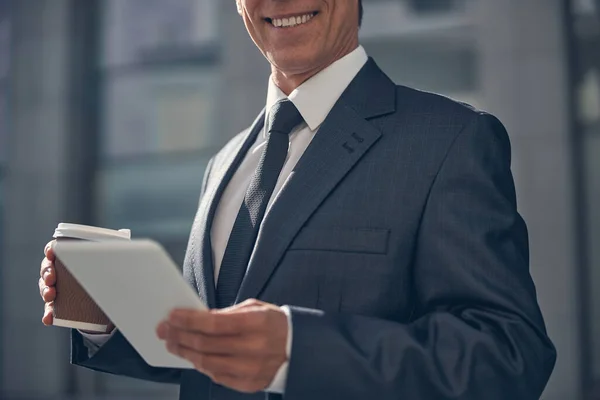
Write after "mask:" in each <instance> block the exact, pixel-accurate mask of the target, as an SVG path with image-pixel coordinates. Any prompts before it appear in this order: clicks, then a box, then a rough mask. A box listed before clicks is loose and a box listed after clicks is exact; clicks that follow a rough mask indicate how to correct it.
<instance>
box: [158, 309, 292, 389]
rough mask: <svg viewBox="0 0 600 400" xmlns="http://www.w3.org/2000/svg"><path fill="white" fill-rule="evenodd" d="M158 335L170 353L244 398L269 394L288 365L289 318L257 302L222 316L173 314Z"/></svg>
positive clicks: (217, 313) (215, 312) (213, 313)
mask: <svg viewBox="0 0 600 400" xmlns="http://www.w3.org/2000/svg"><path fill="white" fill-rule="evenodd" d="M157 334H158V337H159V338H160V339H162V340H164V341H165V342H166V346H167V349H168V350H169V352H171V353H173V354H175V355H177V356H179V357H182V358H185V359H187V360H189V361H190V362H191V363H192V364H193V365H194V367H195V368H196V369H197V370H198V371H200V372H202V373H203V374H205V375H207V376H208V377H210V378H211V379H212V380H213V381H214V382H215V383H218V384H220V385H223V386H227V387H229V388H231V389H234V390H237V391H240V392H246V393H255V392H259V391H261V390H265V389H266V388H267V387H268V386H269V385H270V384H271V382H272V381H273V378H274V377H275V374H276V373H277V371H278V370H279V367H280V366H281V365H282V364H283V363H284V362H285V361H286V360H287V355H286V341H287V335H288V322H287V316H286V315H285V313H284V312H283V311H282V310H281V309H280V308H279V307H277V306H275V305H272V304H268V303H263V302H261V301H258V300H248V301H245V302H243V303H240V304H238V305H235V306H233V307H230V308H226V309H222V310H210V311H197V310H183V309H180V310H174V311H173V312H172V313H171V314H170V316H169V319H168V320H166V321H163V322H162V323H161V324H160V325H159V326H158V328H157Z"/></svg>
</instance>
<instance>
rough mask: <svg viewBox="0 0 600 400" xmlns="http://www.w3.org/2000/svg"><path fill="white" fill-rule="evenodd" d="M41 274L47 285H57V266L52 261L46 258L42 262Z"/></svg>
mask: <svg viewBox="0 0 600 400" xmlns="http://www.w3.org/2000/svg"><path fill="white" fill-rule="evenodd" d="M41 276H42V279H43V280H44V283H45V284H46V285H47V286H54V285H56V268H54V263H53V262H52V261H50V260H48V259H45V261H43V262H42V270H41Z"/></svg>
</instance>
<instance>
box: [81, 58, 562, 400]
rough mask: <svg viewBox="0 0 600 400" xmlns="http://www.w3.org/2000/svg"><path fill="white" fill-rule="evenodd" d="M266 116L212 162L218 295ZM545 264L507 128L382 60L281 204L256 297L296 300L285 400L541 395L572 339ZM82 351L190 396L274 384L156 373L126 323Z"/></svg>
mask: <svg viewBox="0 0 600 400" xmlns="http://www.w3.org/2000/svg"><path fill="white" fill-rule="evenodd" d="M263 120H264V114H261V116H260V117H259V118H258V119H257V120H256V121H255V122H254V124H253V125H252V127H251V128H249V129H248V130H246V131H245V132H242V133H241V134H239V135H238V136H236V137H235V138H234V139H232V140H231V141H230V142H229V143H228V144H227V145H226V146H225V147H224V148H223V149H222V150H221V151H220V152H219V153H218V154H217V155H216V156H215V157H214V158H213V159H212V161H211V163H210V166H209V168H208V170H207V172H206V175H205V179H204V184H203V195H202V197H201V200H200V205H199V209H198V212H197V215H196V218H195V222H194V225H193V228H192V232H191V235H190V241H189V247H188V251H187V255H186V261H185V265H184V275H185V277H186V279H187V280H188V281H189V283H190V285H192V286H193V287H194V288H195V289H196V290H197V291H198V293H199V295H200V297H201V298H202V299H203V300H205V301H206V302H207V303H208V304H209V305H210V306H214V305H215V288H214V284H213V282H214V279H213V266H212V251H211V243H210V235H209V232H210V227H211V222H212V218H213V216H214V213H215V209H216V206H217V204H218V201H219V198H220V196H221V194H222V193H223V190H224V189H225V187H226V185H227V183H228V181H229V180H230V178H231V176H232V174H233V172H234V171H235V170H236V167H237V165H238V164H239V162H240V161H241V160H242V158H243V156H244V154H245V153H246V151H247V150H248V149H249V148H250V146H251V144H252V143H253V142H254V139H255V137H256V135H257V134H258V132H259V131H260V130H261V128H262V126H263ZM528 263H529V260H528V239H527V230H526V226H525V223H524V222H523V220H522V219H521V217H520V216H519V214H518V213H517V208H516V201H515V190H514V184H513V179H512V176H511V172H510V144H509V140H508V136H507V134H506V131H505V129H504V127H503V126H502V124H501V123H500V122H499V121H498V120H497V119H496V118H495V117H493V116H491V115H489V114H486V113H483V112H480V111H477V110H474V109H473V108H471V107H469V106H466V105H464V104H460V103H457V102H454V101H452V100H449V99H447V98H444V97H442V96H438V95H434V94H430V93H424V92H420V91H416V90H413V89H409V88H406V87H402V86H396V85H395V84H394V83H392V82H391V81H390V80H389V78H388V77H387V76H385V74H384V73H383V72H382V71H381V70H380V69H379V68H378V67H377V66H376V64H375V62H374V61H373V60H369V62H368V63H367V64H366V65H365V67H364V68H363V69H362V70H361V72H360V73H359V74H358V76H357V77H356V78H355V79H354V80H353V82H352V83H351V84H350V86H349V87H348V89H347V90H346V91H345V92H344V94H343V95H342V97H341V98H340V100H339V101H338V102H337V104H336V105H335V107H334V108H333V110H332V111H331V113H330V114H329V116H328V117H327V119H326V120H325V122H324V123H323V125H322V126H321V128H320V130H319V132H318V133H317V135H316V136H315V138H314V140H313V141H312V143H311V144H310V146H309V147H308V149H307V150H306V152H305V154H304V155H303V157H302V158H301V160H300V161H299V163H298V165H297V166H296V168H295V170H294V172H293V175H292V176H291V179H289V181H288V182H287V184H286V186H285V187H284V189H283V190H282V192H281V195H280V197H279V199H278V200H277V202H276V203H275V204H274V205H273V207H272V209H271V211H270V213H269V214H268V215H267V216H266V219H265V220H264V222H263V226H262V228H261V231H260V233H259V236H258V242H257V247H256V250H255V252H254V254H253V256H252V259H251V260H250V263H249V266H248V273H247V276H246V278H245V280H244V282H243V284H242V287H241V289H240V292H239V294H238V301H243V300H244V299H248V298H258V299H261V300H264V301H267V302H271V303H274V304H287V305H291V306H292V307H291V309H292V321H293V329H294V336H293V346H292V357H291V361H290V366H289V375H288V379H287V385H286V392H285V396H284V398H285V399H289V400H300V399H303V400H304V399H307V400H308V399H313V400H319V399H323V400H324V399H346V400H351V399H357V400H358V399H361V400H362V399H403V400H413V399H414V400H423V399H462V400H467V399H469V400H481V399H486V400H496V399H498V400H500V399H502V400H504V399H531V400H533V399H537V398H539V396H540V394H541V393H542V390H543V388H544V386H545V385H546V382H547V380H548V378H549V375H550V373H551V371H552V369H553V366H554V362H555V350H554V347H553V345H552V343H551V342H550V340H549V339H548V337H547V335H546V331H545V327H544V322H543V319H542V315H541V313H540V310H539V308H538V304H537V300H536V293H535V288H534V285H533V282H532V279H531V277H530V274H529V268H528ZM90 355H91V357H90ZM73 362H74V363H77V364H80V365H83V366H86V367H89V368H93V369H96V370H100V371H105V372H110V373H116V374H122V375H128V376H133V377H138V378H142V379H150V380H154V381H164V382H172V383H178V384H180V385H181V392H180V393H181V394H180V398H181V399H186V400H192V399H194V400H195V399H207V400H208V399H232V400H233V399H239V400H242V399H260V398H265V396H269V395H265V394H264V393H257V394H255V395H244V394H240V393H237V392H234V391H231V390H228V389H226V388H223V387H221V386H218V385H215V384H212V383H211V381H210V380H209V379H208V378H207V377H205V376H204V375H202V374H200V373H198V372H195V371H178V370H165V369H156V368H151V367H149V366H148V365H146V364H145V363H144V362H143V361H142V360H141V359H140V357H139V356H138V355H137V353H136V352H135V350H133V349H132V348H131V346H130V345H129V344H128V343H127V341H126V340H125V339H124V338H123V337H122V336H121V335H120V334H117V335H115V336H114V337H113V338H112V339H111V340H110V341H109V342H108V343H107V344H106V345H104V346H103V347H102V348H101V349H100V350H99V351H98V352H96V353H95V354H89V353H88V349H87V348H86V346H85V343H84V342H83V340H82V338H81V337H80V336H79V335H78V334H77V333H74V335H73ZM271 397H274V398H277V397H279V396H274V395H271Z"/></svg>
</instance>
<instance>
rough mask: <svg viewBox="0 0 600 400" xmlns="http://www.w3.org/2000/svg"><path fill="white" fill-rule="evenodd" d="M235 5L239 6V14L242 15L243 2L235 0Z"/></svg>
mask: <svg viewBox="0 0 600 400" xmlns="http://www.w3.org/2000/svg"><path fill="white" fill-rule="evenodd" d="M235 5H236V6H237V12H238V14H240V16H241V15H242V2H241V0H235Z"/></svg>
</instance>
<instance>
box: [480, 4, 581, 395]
mask: <svg viewBox="0 0 600 400" xmlns="http://www.w3.org/2000/svg"><path fill="white" fill-rule="evenodd" d="M563 3H564V2H563V1H562V0H502V1H498V0H481V1H479V2H477V5H475V4H473V6H474V8H475V9H474V11H475V15H476V20H477V22H478V28H477V37H478V46H479V49H478V52H479V56H480V63H481V65H480V71H481V82H480V85H481V90H482V93H481V100H482V104H483V105H484V106H485V107H486V109H487V110H489V111H490V112H492V113H493V114H495V115H497V116H498V117H499V118H500V119H501V120H502V121H503V122H504V124H505V125H506V127H507V129H508V131H509V133H510V136H511V141H512V145H513V172H514V174H515V179H516V183H517V193H518V200H519V209H520V211H521V213H522V214H523V216H524V218H525V220H526V221H527V223H528V226H529V231H530V245H531V271H532V274H533V277H534V279H535V282H536V286H537V289H538V299H539V302H540V305H541V308H542V311H543V313H544V316H545V318H546V324H547V328H548V331H549V334H550V337H551V338H552V340H553V341H554V343H555V344H556V347H557V349H558V361H557V364H556V368H555V370H554V374H553V376H552V379H551V381H550V383H549V385H548V387H547V390H546V392H545V394H544V397H543V398H544V399H547V400H563V399H573V400H576V399H579V398H581V388H580V382H581V381H580V376H581V373H580V370H579V367H580V357H579V352H580V348H579V343H578V342H579V340H578V339H579V321H578V318H577V317H578V307H579V303H578V301H579V297H578V291H577V289H576V288H577V259H576V257H575V239H576V238H575V226H574V221H575V214H574V211H575V209H574V207H575V206H574V199H573V196H574V188H573V176H572V175H573V170H572V162H571V154H572V148H571V138H570V135H571V134H572V133H571V132H570V131H569V104H568V101H569V100H568V99H569V96H568V93H569V90H568V88H569V82H568V74H567V54H566V51H565V50H566V49H565V48H566V46H565V41H566V39H565V38H566V33H565V31H564V30H565V28H564V23H563V13H564V5H563Z"/></svg>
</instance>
